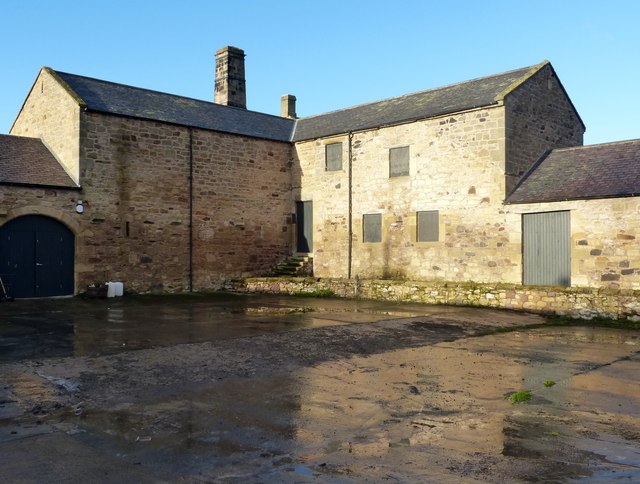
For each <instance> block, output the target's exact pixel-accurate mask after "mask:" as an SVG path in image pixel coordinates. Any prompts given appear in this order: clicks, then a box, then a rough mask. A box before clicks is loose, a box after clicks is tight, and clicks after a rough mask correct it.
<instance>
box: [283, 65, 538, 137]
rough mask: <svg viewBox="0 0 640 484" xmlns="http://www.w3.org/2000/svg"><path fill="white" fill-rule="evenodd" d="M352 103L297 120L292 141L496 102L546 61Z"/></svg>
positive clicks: (412, 119) (426, 116) (380, 125)
mask: <svg viewBox="0 0 640 484" xmlns="http://www.w3.org/2000/svg"><path fill="white" fill-rule="evenodd" d="M547 63H548V62H547V61H545V62H543V63H541V64H538V65H536V66H531V67H525V68H522V69H517V70H514V71H509V72H504V73H502V74H496V75H493V76H488V77H482V78H479V79H473V80H471V81H466V82H461V83H458V84H453V85H450V86H444V87H439V88H436V89H430V90H427V91H421V92H417V93H414V94H407V95H405V96H400V97H395V98H391V99H386V100H384V101H378V102H374V103H370V104H363V105H360V106H354V107H352V108H348V109H342V110H339V111H333V112H330V113H325V114H320V115H318V116H312V117H308V118H302V119H299V120H298V123H297V125H296V131H295V134H294V137H293V141H302V140H308V139H315V138H321V137H324V136H331V135H337V134H342V133H348V132H349V131H358V130H363V129H371V128H378V127H382V126H389V125H393V124H399V123H404V122H409V121H414V120H418V119H425V118H430V117H433V116H439V115H445V114H450V113H455V112H458V111H464V110H467V109H473V108H478V107H481V106H489V105H491V104H496V103H497V102H498V101H499V100H501V98H502V97H503V96H504V95H505V94H506V93H508V92H509V91H510V90H511V88H513V87H515V86H517V85H518V84H519V83H521V82H522V81H524V80H526V79H527V78H529V77H530V76H531V75H532V74H533V73H534V72H536V71H537V70H538V69H540V68H541V67H542V66H543V65H545V64H547Z"/></svg>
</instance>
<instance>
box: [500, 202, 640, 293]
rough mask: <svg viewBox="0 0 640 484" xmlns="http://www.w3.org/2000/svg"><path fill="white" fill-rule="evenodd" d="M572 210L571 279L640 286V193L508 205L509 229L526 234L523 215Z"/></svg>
mask: <svg viewBox="0 0 640 484" xmlns="http://www.w3.org/2000/svg"><path fill="white" fill-rule="evenodd" d="M556 210H570V212H571V214H570V216H571V284H572V285H573V286H582V287H596V288H597V287H602V288H611V289H640V244H639V243H638V240H639V239H640V197H626V198H605V199H599V200H573V201H566V202H554V203H535V204H514V205H506V206H505V213H506V216H507V220H508V225H509V227H510V229H509V230H510V231H512V232H513V236H514V237H515V238H517V239H520V238H521V236H522V235H521V234H522V225H521V223H520V221H521V216H522V215H521V214H523V213H535V212H548V211H556Z"/></svg>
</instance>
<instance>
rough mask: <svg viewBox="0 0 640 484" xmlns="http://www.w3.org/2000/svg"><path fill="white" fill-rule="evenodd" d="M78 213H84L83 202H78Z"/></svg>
mask: <svg viewBox="0 0 640 484" xmlns="http://www.w3.org/2000/svg"><path fill="white" fill-rule="evenodd" d="M76 212H78V213H82V212H84V205H83V204H82V200H78V201H77V202H76Z"/></svg>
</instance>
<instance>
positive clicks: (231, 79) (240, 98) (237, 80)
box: [213, 46, 247, 109]
mask: <svg viewBox="0 0 640 484" xmlns="http://www.w3.org/2000/svg"><path fill="white" fill-rule="evenodd" d="M213 101H214V102H215V103H216V104H224V105H225V106H234V107H236V108H242V109H247V89H246V86H245V80H244V51H243V50H242V49H238V48H237V47H231V46H227V47H223V48H222V49H220V50H218V51H217V52H216V87H215V94H214V98H213Z"/></svg>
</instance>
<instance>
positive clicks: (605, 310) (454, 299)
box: [224, 278, 640, 321]
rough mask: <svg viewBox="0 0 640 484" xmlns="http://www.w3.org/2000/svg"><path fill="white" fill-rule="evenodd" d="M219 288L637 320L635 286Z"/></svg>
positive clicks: (329, 283)
mask: <svg viewBox="0 0 640 484" xmlns="http://www.w3.org/2000/svg"><path fill="white" fill-rule="evenodd" d="M224 289H225V290H227V291H233V292H244V293H273V294H296V293H300V292H313V291H318V290H329V291H332V292H333V293H335V294H336V295H337V296H339V297H347V298H360V299H373V300H382V301H398V302H414V303H424V304H446V305H455V306H477V307H490V308H502V309H514V310H520V311H527V312H532V313H541V314H556V315H567V316H571V317H577V318H583V319H591V318H594V317H608V318H614V319H630V320H633V321H638V320H640V291H634V290H629V289H591V288H581V287H548V286H519V285H514V284H486V283H473V282H466V283H451V282H414V281H390V280H359V279H350V280H349V279H317V278H251V279H242V280H231V281H227V282H226V283H225V286H224Z"/></svg>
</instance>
